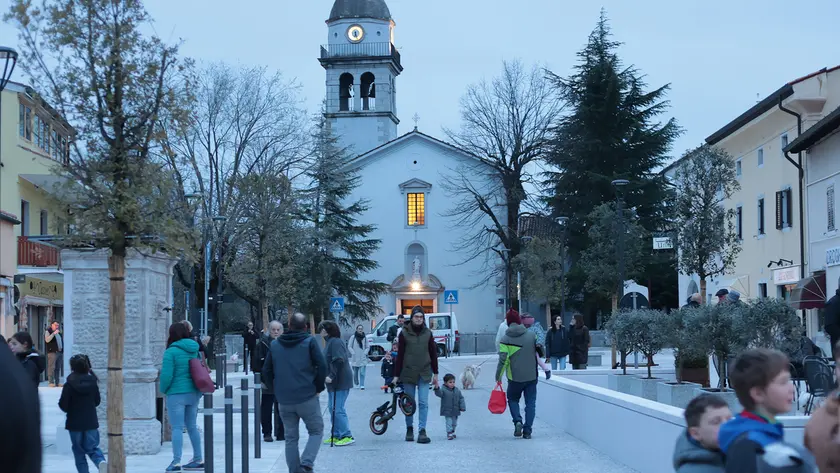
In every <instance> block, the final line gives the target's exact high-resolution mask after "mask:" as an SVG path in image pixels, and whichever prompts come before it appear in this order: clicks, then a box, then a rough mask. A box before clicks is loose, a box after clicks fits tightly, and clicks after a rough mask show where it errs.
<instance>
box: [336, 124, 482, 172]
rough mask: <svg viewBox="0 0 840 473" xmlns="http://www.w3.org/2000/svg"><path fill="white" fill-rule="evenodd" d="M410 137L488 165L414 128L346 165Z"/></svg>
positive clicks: (472, 155) (468, 153)
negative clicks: (421, 139) (429, 142)
mask: <svg viewBox="0 0 840 473" xmlns="http://www.w3.org/2000/svg"><path fill="white" fill-rule="evenodd" d="M412 137H420V138H423V139H425V140H428V141H431V142H432V143H435V144H436V145H438V146H442V147H444V148H447V149H450V150H452V151H455V152H456V153H459V154H461V155H463V156H466V157H468V158H471V159H474V160H476V161H479V162H482V163H484V164H488V165H489V164H490V163H488V162H487V161H486V160H484V159H482V158H481V157H479V156H477V155H475V154H473V153H471V152H469V151H467V150H465V149H463V148H460V147H458V146H455V145H454V144H452V143H448V142H446V141H443V140H439V139H437V138H435V137H434V136H431V135H427V134H425V133H423V132H421V131H417V129H416V128H415V129H414V130H412V131H410V132H408V133H405V134H403V135H400V136H398V137H396V138H394V139H393V140H391V141H388V142H385V143H382V144H381V145H379V146H377V147H376V148H373V149H371V150H369V151H366V152H364V153H362V154H360V155H358V156H356V157H355V158H353V159H351V160H350V161H348V162H347V164H348V165H353V164H356V163H358V162H359V161H362V160H364V159H365V158H367V157H369V156H370V155H372V154H376V153H378V152H380V151H382V150H384V149H386V148H390V147H392V146H394V145H395V144H397V143H399V142H402V141H405V140H407V139H410V138H412Z"/></svg>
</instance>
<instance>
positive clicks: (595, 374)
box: [551, 368, 676, 389]
mask: <svg viewBox="0 0 840 473" xmlns="http://www.w3.org/2000/svg"><path fill="white" fill-rule="evenodd" d="M621 373H622V371H621V370H620V369H617V370H611V369H609V368H602V369H586V370H564V371H552V372H551V376H552V379H554V378H555V377H563V378H566V379H571V380H574V381H578V382H581V383H586V384H591V385H593V386H598V387H601V388H604V389H609V387H610V386H609V381H608V379H609V376H610V375H611V374H621ZM627 374H628V375H631V374H633V375H637V376H647V368H627ZM651 374H653V376H654V377H655V378H662V379H664V380H665V381H675V380H676V372H675V371H674V369H673V368H652V369H651Z"/></svg>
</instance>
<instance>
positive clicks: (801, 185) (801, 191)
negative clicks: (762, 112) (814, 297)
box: [779, 97, 805, 278]
mask: <svg viewBox="0 0 840 473" xmlns="http://www.w3.org/2000/svg"><path fill="white" fill-rule="evenodd" d="M779 110H781V111H783V112H785V113H788V114H790V115H793V116H794V117H796V136H797V137H799V136H801V135H802V115H801V114H799V113H796V112H794V111H793V110H791V109H789V108H785V106H784V105H782V98H781V97H780V98H779ZM784 153H785V158H786V159H787V160H788V161H790V163H791V164H793V165H794V166H795V167H796V169H797V170H798V171H799V268H800V269H799V272H800V274H801V275H802V276H801V277H802V278H804V277H805V198H804V193H805V190H804V184H805V169H804V168H803V167H802V152H799V153H798V154H799V162H798V163H797V162H796V161H794V160H793V158H791V157H790V154H788V152H787V151H785V152H784Z"/></svg>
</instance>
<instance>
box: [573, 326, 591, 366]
mask: <svg viewBox="0 0 840 473" xmlns="http://www.w3.org/2000/svg"><path fill="white" fill-rule="evenodd" d="M571 339H572V350H571V353H570V354H569V361H571V363H572V369H573V370H585V369H586V364H587V363H589V347H590V346H592V338H590V336H589V328H588V327H587V326H586V325H584V323H583V316H582V315H580V314H575V324H574V325H573V326H572V330H571Z"/></svg>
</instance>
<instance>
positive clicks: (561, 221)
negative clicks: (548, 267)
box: [551, 217, 569, 324]
mask: <svg viewBox="0 0 840 473" xmlns="http://www.w3.org/2000/svg"><path fill="white" fill-rule="evenodd" d="M557 225H560V227H561V228H562V230H563V231H562V235H563V236H562V239H561V243H560V316H561V317H562V318H563V323H564V324H565V323H566V230H567V229H568V228H569V217H557ZM551 323H552V324H553V323H554V321H551Z"/></svg>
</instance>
